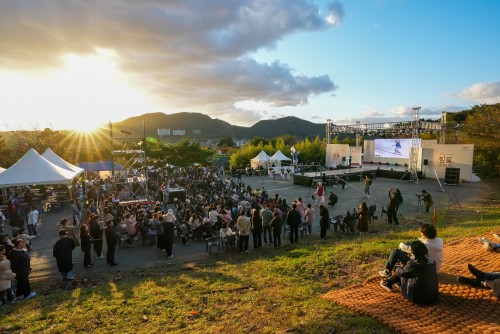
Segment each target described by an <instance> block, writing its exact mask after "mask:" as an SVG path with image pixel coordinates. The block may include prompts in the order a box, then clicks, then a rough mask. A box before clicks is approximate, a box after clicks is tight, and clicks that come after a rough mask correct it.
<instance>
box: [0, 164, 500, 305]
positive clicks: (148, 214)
mask: <svg viewBox="0 0 500 334" xmlns="http://www.w3.org/2000/svg"><path fill="white" fill-rule="evenodd" d="M233 176H234V175H233ZM148 182H149V183H148V187H147V189H148V191H149V195H150V197H151V198H154V201H151V202H148V201H135V202H128V201H124V200H123V199H122V198H120V196H118V194H117V192H114V191H113V190H114V189H113V187H112V186H110V184H111V182H110V180H109V179H108V180H102V181H100V180H95V181H93V182H89V183H88V185H87V193H86V194H85V198H86V201H85V202H83V194H82V192H83V189H82V187H81V186H79V185H77V186H76V187H75V189H74V191H73V194H75V196H74V198H73V200H72V202H71V217H67V218H63V219H62V220H61V221H60V222H59V225H60V226H59V227H60V229H59V239H58V240H57V242H56V243H55V245H54V248H53V256H54V258H55V260H56V263H57V268H58V271H59V272H60V273H61V276H62V279H63V280H68V281H70V280H73V279H74V274H73V266H74V264H75V263H74V261H73V258H72V252H73V251H74V250H75V249H77V248H78V247H79V248H80V249H81V251H82V252H83V254H84V257H83V263H82V265H83V267H84V268H86V269H89V268H92V267H93V265H94V262H93V260H94V259H95V260H100V259H104V258H106V263H107V264H108V265H109V266H117V265H119V263H118V262H117V261H116V259H115V250H116V247H119V246H122V247H130V248H132V247H134V246H135V245H136V243H137V241H138V240H141V241H142V244H143V245H145V243H146V242H151V244H155V245H156V247H157V248H158V249H159V250H160V251H163V252H165V254H166V256H167V257H168V258H172V257H174V254H173V243H174V239H175V238H178V239H179V240H180V242H181V243H182V244H184V245H186V246H187V245H189V243H191V242H193V241H194V242H196V241H203V240H207V239H213V238H220V240H221V242H222V243H225V244H226V245H227V247H234V248H235V249H237V250H238V251H239V252H240V253H242V254H245V253H247V252H248V250H249V247H250V236H251V237H252V245H253V248H254V249H256V250H257V249H259V248H261V247H263V245H264V244H269V245H273V246H274V247H276V248H278V247H280V246H281V245H282V240H281V238H282V235H286V234H285V233H284V232H285V231H288V241H289V243H290V244H294V243H297V242H298V241H299V237H303V236H304V235H307V234H312V226H313V224H314V222H315V217H316V216H315V215H316V210H318V214H319V227H320V234H319V237H320V238H325V237H326V235H327V229H328V228H329V227H330V226H331V225H332V224H333V225H334V229H335V232H336V231H337V228H338V227H340V230H341V231H342V232H347V231H351V232H352V233H354V230H355V229H357V231H359V233H360V234H361V235H364V234H365V233H367V232H368V229H369V224H370V223H371V222H372V221H373V218H374V214H375V210H376V207H375V206H374V205H370V206H368V205H367V203H366V202H365V201H362V202H361V203H360V204H359V207H357V208H354V209H353V211H352V212H351V211H350V210H347V211H346V212H345V214H344V215H341V216H337V217H330V213H329V209H330V210H331V208H332V207H334V206H335V205H336V204H337V202H338V196H337V195H336V194H334V193H333V191H330V192H329V193H328V192H327V190H326V184H325V182H324V181H322V182H319V183H318V187H317V189H316V192H315V198H314V199H315V202H314V203H313V204H311V203H308V204H305V203H304V202H303V199H302V198H301V197H297V198H296V199H294V200H293V201H291V203H288V202H287V200H286V199H285V198H284V197H282V196H280V194H278V193H276V194H274V196H271V195H270V194H269V193H268V192H267V191H266V190H265V189H264V188H263V187H262V189H252V187H251V186H249V185H245V184H244V183H243V182H242V179H241V177H237V176H236V177H229V176H226V175H224V172H223V171H222V170H220V169H216V168H214V169H208V168H202V167H195V168H188V169H183V168H178V169H175V170H174V171H170V172H168V173H167V172H166V171H163V170H162V171H157V172H156V173H152V174H151V175H150V178H149V181H148ZM347 183H348V182H347V181H346V180H345V179H340V180H339V183H338V184H339V185H340V184H342V185H343V187H342V189H344V188H345V185H346V184H347ZM364 185H365V191H364V195H365V197H369V196H370V186H371V185H372V180H371V179H369V178H368V177H366V178H365V181H364ZM171 189H183V191H184V192H183V196H182V198H175V199H174V200H173V203H170V198H171V196H170V194H169V192H170V190H171ZM132 192H133V191H132ZM326 196H327V198H326V199H325V197H326ZM422 196H423V198H424V202H425V203H426V208H427V210H426V211H427V212H428V211H429V210H428V209H429V207H430V206H432V198H431V197H430V194H428V193H427V192H426V191H425V190H423V191H422ZM402 202H403V197H402V194H401V192H400V190H399V189H395V188H391V189H390V190H389V193H388V206H387V210H386V213H387V223H388V224H393V223H394V224H399V220H398V209H399V206H400V205H401V204H402ZM14 206H15V205H14ZM35 211H36V213H35ZM383 211H384V210H383ZM27 217H28V222H30V221H31V222H32V223H31V224H30V223H28V231H25V230H24V227H22V228H19V229H18V230H16V237H15V238H9V236H8V235H7V234H5V233H3V234H2V235H1V236H0V239H1V240H0V242H1V245H0V288H2V289H3V288H5V289H3V290H0V297H1V302H2V303H7V302H12V301H16V300H20V299H23V298H32V297H33V296H35V295H36V293H35V292H33V291H31V288H30V284H29V273H30V270H31V269H30V268H31V266H30V255H29V250H30V248H29V247H30V246H29V241H30V239H31V238H35V237H36V236H37V235H39V234H38V231H37V230H36V222H37V221H38V220H39V217H40V213H39V212H38V211H37V210H36V208H35V207H34V206H32V207H30V211H29V213H28V215H27ZM30 225H32V226H31V227H30ZM420 234H421V235H420V238H419V240H418V241H414V242H411V243H401V244H400V246H399V248H398V249H395V250H394V251H393V252H392V253H391V254H390V256H389V258H388V260H387V263H386V266H385V269H384V270H383V271H381V272H380V273H379V274H380V276H382V277H383V278H384V280H383V281H382V282H381V286H382V287H383V288H384V289H385V290H387V291H392V290H393V289H400V290H401V292H402V294H403V296H404V297H406V298H408V299H409V300H411V301H412V302H415V303H421V304H431V303H435V302H436V301H437V298H438V297H437V296H438V292H437V284H438V279H437V277H438V276H437V274H438V272H439V269H440V267H441V264H442V261H443V256H442V251H443V241H442V239H440V238H437V231H436V229H435V227H434V225H431V224H423V225H422V226H421V227H420ZM104 240H106V255H104V247H103V245H104ZM488 242H489V244H488V245H490V247H493V248H494V247H497V246H495V245H493V244H492V243H491V242H490V241H488ZM496 249H498V248H496ZM469 269H470V268H469ZM471 273H472V274H474V275H475V277H476V279H472V280H469V279H466V278H461V282H466V283H470V284H472V285H478V283H477V281H481V282H483V281H491V280H492V277H493V278H494V277H496V276H495V274H494V273H493V274H492V275H490V273H486V274H484V275H482V274H481V275H479V274H478V273H479V272H478V271H473V270H471ZM476 274H478V275H479V276H478V275H476ZM13 278H15V282H16V284H15V289H13V287H12V286H9V285H8V284H7V281H10V280H12V279H13ZM471 282H472V283H471ZM481 284H482V283H481ZM492 284H493V283H491V284H490V285H491V286H493V285H492ZM497 284H498V283H497ZM13 291H15V296H14V294H13Z"/></svg>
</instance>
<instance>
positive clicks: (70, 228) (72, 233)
mask: <svg viewBox="0 0 500 334" xmlns="http://www.w3.org/2000/svg"><path fill="white" fill-rule="evenodd" d="M59 224H61V229H63V230H66V232H67V235H68V236H69V237H70V238H71V239H73V241H74V242H75V247H78V246H80V242H79V241H78V238H77V237H76V234H75V230H77V229H78V226H74V225H73V226H72V225H69V224H68V218H63V219H61V221H60V223H59Z"/></svg>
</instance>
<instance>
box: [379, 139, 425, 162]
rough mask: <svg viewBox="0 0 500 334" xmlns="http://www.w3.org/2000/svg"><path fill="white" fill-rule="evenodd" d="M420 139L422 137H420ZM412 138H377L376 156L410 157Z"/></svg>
mask: <svg viewBox="0 0 500 334" xmlns="http://www.w3.org/2000/svg"><path fill="white" fill-rule="evenodd" d="M419 141H420V139H419ZM410 148H411V139H408V138H393V139H375V150H374V152H373V154H374V156H375V157H380V158H406V159H408V158H410Z"/></svg>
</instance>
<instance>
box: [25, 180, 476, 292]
mask: <svg viewBox="0 0 500 334" xmlns="http://www.w3.org/2000/svg"><path fill="white" fill-rule="evenodd" d="M243 182H244V183H245V185H250V186H251V187H252V188H253V189H255V188H259V189H262V188H263V187H264V188H265V189H266V190H267V191H268V193H269V195H270V196H271V197H273V196H274V195H275V194H276V193H278V194H279V195H280V196H281V197H282V198H285V199H286V200H287V202H288V203H289V204H291V202H292V201H293V200H294V199H296V198H297V197H299V196H300V197H302V198H303V201H304V203H305V204H307V203H311V204H314V201H313V200H312V199H311V196H312V195H313V194H314V191H315V189H310V188H308V187H303V186H297V185H294V184H293V183H292V181H289V180H280V179H279V178H277V179H276V181H274V180H273V179H271V178H269V177H267V176H266V177H258V176H255V177H243ZM390 188H399V189H400V190H401V192H402V193H403V197H404V203H403V205H402V207H401V208H400V214H401V215H403V216H405V217H407V216H411V215H412V214H415V213H417V212H419V210H418V208H417V206H416V205H415V203H416V196H415V194H417V193H420V192H421V191H422V189H426V190H427V191H428V192H429V193H431V194H432V196H433V199H434V204H435V207H436V208H437V209H438V214H439V213H440V212H442V210H446V209H447V208H448V206H449V199H450V195H451V194H454V195H455V196H454V197H453V198H455V197H456V198H457V199H458V200H459V201H460V203H461V204H462V203H465V202H466V201H470V200H476V199H478V198H479V197H480V196H481V195H482V193H481V183H465V184H461V185H460V186H459V187H446V188H445V189H444V190H445V192H444V193H443V192H441V188H440V186H439V184H438V182H437V181H435V180H420V182H419V184H414V183H410V182H408V181H401V180H393V179H382V178H377V179H375V180H374V181H373V184H372V186H371V188H370V192H371V194H372V196H371V197H369V198H364V197H363V193H364V188H363V183H362V182H353V183H350V184H348V186H347V187H346V188H345V190H342V188H341V187H327V192H329V191H333V192H334V193H336V194H337V195H338V197H339V202H338V204H337V205H336V206H335V207H334V208H333V209H330V216H334V215H339V214H343V213H344V212H345V211H346V210H351V211H352V209H353V208H354V207H356V208H357V207H358V205H359V204H360V202H362V201H366V202H367V204H368V205H371V204H376V205H377V213H376V215H378V216H380V212H381V208H382V206H387V194H388V191H389V189H390ZM453 204H454V205H456V201H455V200H454V201H453ZM69 215H70V210H69V208H65V210H63V211H62V212H59V213H57V212H54V213H48V214H46V215H45V217H44V219H43V223H42V225H41V226H40V228H39V232H40V237H39V238H37V239H34V240H33V248H34V250H33V252H32V261H31V266H32V269H33V270H32V274H31V281H32V282H33V283H35V286H36V284H37V283H42V282H43V281H46V280H48V279H54V278H56V279H58V278H59V277H60V276H59V273H58V271H57V266H56V262H55V259H54V258H53V257H52V247H53V245H54V243H55V242H56V240H57V239H58V238H59V237H58V230H59V221H60V219H61V218H63V217H69ZM424 217H425V218H424V219H425V220H426V221H428V222H431V221H432V214H429V215H424ZM384 219H386V217H385V216H384ZM313 233H318V234H319V214H318V213H317V210H316V214H315V224H314V228H313ZM328 233H333V231H332V230H329V232H328ZM250 244H251V240H250ZM266 247H272V246H271V245H267V246H266ZM103 248H104V252H105V250H106V245H104V247H103ZM250 248H252V247H250ZM250 251H253V250H252V249H250ZM174 255H175V257H174V258H173V259H167V256H166V254H165V253H164V252H160V251H159V250H158V249H157V248H156V246H155V245H146V246H145V247H142V246H141V241H139V242H137V244H136V246H135V247H134V248H120V249H117V252H116V260H117V262H119V263H120V264H119V265H118V266H116V267H109V266H107V265H106V260H105V259H101V260H97V259H95V256H94V255H93V256H94V261H93V262H94V266H93V267H92V268H90V269H85V268H84V267H83V252H82V251H81V249H80V248H77V249H75V250H74V251H73V259H74V261H75V262H76V264H75V266H74V273H75V277H76V278H77V279H78V278H84V277H92V275H93V274H95V273H97V272H103V271H104V272H109V273H112V272H116V271H121V270H128V269H139V268H151V267H155V266H157V265H161V264H165V263H169V262H178V263H183V262H186V261H192V259H193V258H203V257H207V256H209V255H208V254H207V253H206V252H205V243H204V242H192V243H190V244H189V245H188V246H183V245H182V244H180V243H178V242H175V243H174ZM212 256H217V255H212Z"/></svg>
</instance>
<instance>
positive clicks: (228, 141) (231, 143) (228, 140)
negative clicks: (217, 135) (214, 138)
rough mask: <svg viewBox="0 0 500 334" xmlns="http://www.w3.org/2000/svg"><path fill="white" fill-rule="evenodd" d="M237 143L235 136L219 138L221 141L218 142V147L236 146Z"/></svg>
mask: <svg viewBox="0 0 500 334" xmlns="http://www.w3.org/2000/svg"><path fill="white" fill-rule="evenodd" d="M235 145H236V144H235V143H234V140H233V138H231V137H226V138H222V139H221V140H219V143H218V144H217V146H218V147H234V146H235Z"/></svg>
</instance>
